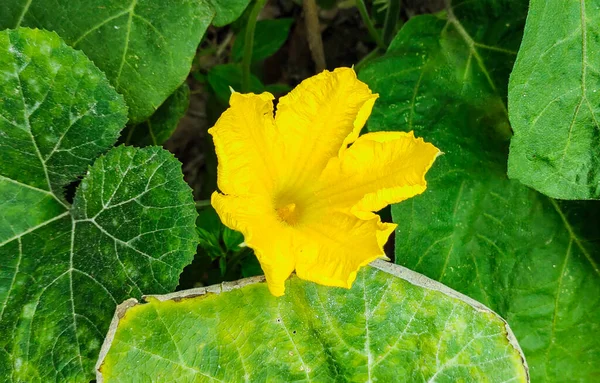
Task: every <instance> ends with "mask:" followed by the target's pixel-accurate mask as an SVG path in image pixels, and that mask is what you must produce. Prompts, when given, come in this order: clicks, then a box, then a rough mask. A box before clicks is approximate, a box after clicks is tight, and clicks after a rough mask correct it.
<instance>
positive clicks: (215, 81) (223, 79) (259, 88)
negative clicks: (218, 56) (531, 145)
mask: <svg viewBox="0 0 600 383" xmlns="http://www.w3.org/2000/svg"><path fill="white" fill-rule="evenodd" d="M208 83H209V84H210V87H211V88H212V90H213V92H215V95H216V96H217V99H218V100H219V102H221V103H222V104H224V105H229V96H230V95H231V90H232V89H233V90H234V91H236V92H240V91H241V88H242V68H241V67H240V66H239V65H237V64H222V65H215V66H214V67H213V68H212V69H211V70H210V72H208ZM264 88H265V86H264V85H263V83H262V82H261V81H260V79H258V77H256V76H254V75H250V92H253V93H262V92H263V91H264Z"/></svg>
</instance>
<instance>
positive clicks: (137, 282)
mask: <svg viewBox="0 0 600 383" xmlns="http://www.w3.org/2000/svg"><path fill="white" fill-rule="evenodd" d="M0 76H2V80H3V81H2V82H0V86H1V87H2V88H1V89H0V92H1V94H2V95H3V96H2V99H1V101H0V206H1V207H2V209H0V265H2V266H1V267H0V333H1V334H2V336H1V337H0V380H2V381H9V382H10V381H17V382H24V381H26V382H84V381H89V380H90V379H91V375H92V371H93V370H92V367H93V361H94V360H95V359H96V357H97V353H98V350H99V348H100V344H101V341H102V339H103V337H104V334H105V332H106V330H107V328H108V325H109V322H110V312H112V310H113V309H114V307H115V305H116V304H117V302H120V301H122V300H123V299H126V298H128V297H130V296H138V297H139V296H141V294H142V292H168V291H171V290H172V289H174V288H175V286H176V285H177V282H178V278H179V273H180V272H181V270H182V269H183V267H184V266H185V265H186V264H187V263H189V262H190V261H191V258H192V256H193V253H194V250H195V247H196V238H195V235H194V220H195V209H194V203H193V201H192V197H191V194H190V190H189V188H188V186H187V185H186V184H185V182H183V180H182V174H181V170H180V163H179V162H178V161H177V160H175V159H174V158H173V156H172V155H171V154H169V153H168V152H166V151H163V150H162V149H160V148H157V147H152V148H146V149H135V148H132V147H119V148H116V149H113V150H111V151H110V152H109V153H108V154H106V155H105V156H102V157H100V158H99V159H98V160H96V161H95V163H94V164H93V166H91V167H90V168H89V170H88V173H87V175H85V177H84V178H83V180H82V181H81V185H80V186H79V188H78V189H77V192H76V194H75V199H74V203H73V205H72V206H70V205H69V203H68V202H67V201H66V198H65V196H64V194H63V187H64V186H65V185H67V184H69V183H72V182H74V181H76V180H77V178H78V177H79V176H81V175H82V173H84V171H85V168H86V167H87V166H88V165H89V164H90V163H91V162H92V161H93V160H94V158H95V157H97V156H98V154H100V153H102V152H105V151H106V150H108V149H109V147H110V146H112V144H113V143H114V142H115V140H116V138H117V135H118V134H119V131H120V129H121V128H122V127H123V125H124V123H125V121H126V120H127V108H126V107H125V104H124V102H123V98H122V97H121V96H119V95H118V94H117V93H116V91H115V90H114V89H113V88H112V87H111V86H110V84H109V82H108V80H107V79H106V77H105V76H104V75H103V74H102V72H100V71H99V70H98V68H96V67H95V66H94V65H93V64H92V62H91V61H90V60H89V59H88V58H86V57H85V55H84V54H83V53H82V52H80V51H76V50H74V49H72V48H70V47H68V46H66V45H65V43H64V42H62V40H61V39H60V38H59V37H58V36H57V35H56V34H55V33H53V32H45V31H39V30H31V29H27V28H19V29H17V30H5V31H2V32H0Z"/></svg>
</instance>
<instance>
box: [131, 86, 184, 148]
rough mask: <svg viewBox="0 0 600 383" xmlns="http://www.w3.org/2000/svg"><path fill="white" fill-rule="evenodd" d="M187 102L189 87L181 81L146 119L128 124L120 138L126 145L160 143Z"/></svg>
mask: <svg viewBox="0 0 600 383" xmlns="http://www.w3.org/2000/svg"><path fill="white" fill-rule="evenodd" d="M189 104H190V88H189V86H188V85H187V83H183V84H182V85H181V86H180V87H179V88H177V90H176V91H175V93H173V94H172V95H171V97H169V98H167V100H166V101H165V102H164V103H163V104H162V105H161V106H160V108H158V110H157V111H156V112H155V113H154V114H153V115H152V116H151V117H150V118H149V119H148V120H147V121H145V122H142V123H141V124H137V125H128V126H127V127H126V128H125V129H124V130H123V132H122V133H121V138H122V139H123V138H124V142H125V144H126V145H135V146H139V147H144V146H149V145H162V144H163V143H164V142H165V141H166V140H168V139H169V137H171V135H172V134H173V132H174V131H175V128H177V125H178V124H179V120H181V119H182V118H183V116H184V115H185V112H186V111H187V109H188V106H189Z"/></svg>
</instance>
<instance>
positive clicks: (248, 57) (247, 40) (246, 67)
mask: <svg viewBox="0 0 600 383" xmlns="http://www.w3.org/2000/svg"><path fill="white" fill-rule="evenodd" d="M266 2H267V0H256V3H254V7H253V8H252V11H251V12H250V17H249V18H248V24H247V25H246V36H245V37H244V57H243V58H242V92H243V93H247V92H249V91H250V64H252V48H253V47H254V30H255V29H256V19H258V14H259V13H260V11H261V9H263V7H264V6H265V3H266Z"/></svg>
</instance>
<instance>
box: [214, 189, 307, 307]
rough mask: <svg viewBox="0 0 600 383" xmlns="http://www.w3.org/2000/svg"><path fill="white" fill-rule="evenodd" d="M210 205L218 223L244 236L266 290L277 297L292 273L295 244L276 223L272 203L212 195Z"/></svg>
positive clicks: (263, 199) (287, 228)
mask: <svg viewBox="0 0 600 383" xmlns="http://www.w3.org/2000/svg"><path fill="white" fill-rule="evenodd" d="M211 203H212V205H213V207H214V208H215V210H216V211H217V213H218V214H219V217H221V221H222V222H223V224H225V226H227V227H229V228H230V229H232V230H237V231H240V232H241V233H242V234H244V240H245V242H246V244H247V245H248V246H249V247H251V248H252V249H253V250H254V252H255V254H256V257H257V258H258V260H259V262H260V266H261V267H262V269H263V271H264V273H265V276H266V278H267V284H268V286H269V290H270V291H271V293H272V294H273V295H275V296H281V295H283V293H284V290H285V286H284V284H285V281H286V279H287V278H288V277H289V276H290V274H291V273H292V271H294V266H295V262H296V254H297V252H298V248H297V247H296V246H294V245H295V244H296V243H297V242H298V241H297V238H295V236H294V235H293V232H292V228H291V227H290V226H288V225H285V224H284V223H282V222H281V220H279V218H278V217H277V215H276V213H275V210H274V209H273V205H272V201H271V200H270V199H269V198H266V197H256V196H252V197H237V196H228V195H223V194H220V193H219V192H214V193H213V195H212V199H211Z"/></svg>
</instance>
